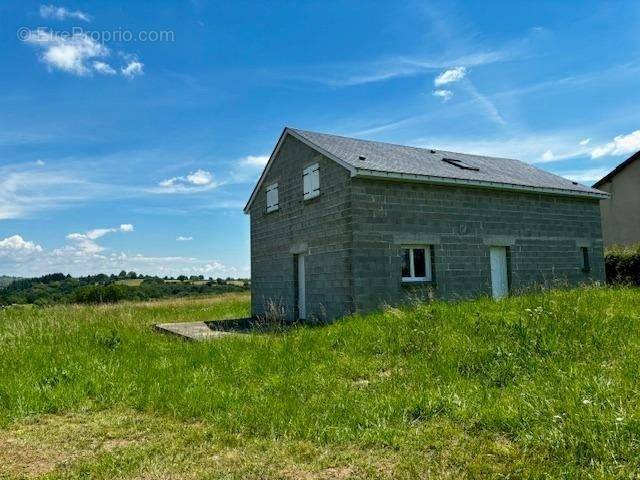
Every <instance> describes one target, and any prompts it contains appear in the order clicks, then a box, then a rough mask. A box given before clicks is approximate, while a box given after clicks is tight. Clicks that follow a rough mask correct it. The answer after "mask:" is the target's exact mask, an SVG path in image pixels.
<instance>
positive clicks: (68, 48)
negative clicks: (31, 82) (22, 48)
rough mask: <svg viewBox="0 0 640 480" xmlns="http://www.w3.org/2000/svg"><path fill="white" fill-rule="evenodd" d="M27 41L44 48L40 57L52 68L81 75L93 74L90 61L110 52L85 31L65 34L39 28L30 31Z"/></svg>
mask: <svg viewBox="0 0 640 480" xmlns="http://www.w3.org/2000/svg"><path fill="white" fill-rule="evenodd" d="M25 42H26V43H28V44H30V45H33V46H34V47H37V48H40V49H41V50H42V55H41V57H40V59H41V61H42V62H44V63H45V64H46V65H47V66H48V67H49V68H50V69H52V70H62V71H63V72H67V73H71V74H73V75H79V76H85V75H90V74H91V72H92V71H93V69H92V67H90V66H89V65H88V62H89V61H91V60H93V59H95V58H101V57H106V56H108V55H109V53H110V52H109V49H108V48H107V47H105V46H104V45H102V44H101V43H98V42H97V41H95V40H94V39H92V38H91V37H89V36H88V35H86V34H84V33H76V34H73V35H71V36H63V35H57V34H55V33H52V32H49V31H47V30H45V29H37V30H33V31H31V32H29V36H28V37H27V38H26V39H25Z"/></svg>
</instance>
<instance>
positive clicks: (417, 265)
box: [400, 245, 432, 282]
mask: <svg viewBox="0 0 640 480" xmlns="http://www.w3.org/2000/svg"><path fill="white" fill-rule="evenodd" d="M400 255H401V257H402V281H403V282H429V281H431V279H432V275H431V272H432V270H431V247H430V246H429V245H413V246H403V247H401V249H400Z"/></svg>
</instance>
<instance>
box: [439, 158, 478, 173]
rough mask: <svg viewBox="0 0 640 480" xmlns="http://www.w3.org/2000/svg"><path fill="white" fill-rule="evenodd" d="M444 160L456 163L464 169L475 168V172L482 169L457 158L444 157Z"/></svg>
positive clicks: (452, 163)
mask: <svg viewBox="0 0 640 480" xmlns="http://www.w3.org/2000/svg"><path fill="white" fill-rule="evenodd" d="M442 161H443V162H447V163H450V164H451V165H455V166H456V167H458V168H461V169H463V170H473V171H474V172H479V171H480V169H479V168H478V167H474V166H473V165H469V164H468V163H466V162H463V161H462V160H458V159H457V158H446V157H444V158H443V159H442Z"/></svg>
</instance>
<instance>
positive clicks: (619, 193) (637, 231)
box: [593, 152, 640, 246]
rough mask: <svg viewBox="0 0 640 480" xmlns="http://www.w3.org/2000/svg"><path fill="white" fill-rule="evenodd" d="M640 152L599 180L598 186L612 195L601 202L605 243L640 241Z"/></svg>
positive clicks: (618, 243) (624, 243)
mask: <svg viewBox="0 0 640 480" xmlns="http://www.w3.org/2000/svg"><path fill="white" fill-rule="evenodd" d="M638 160H640V152H636V153H635V154H634V155H631V156H630V157H629V158H628V159H626V160H625V161H624V162H622V163H621V164H620V165H618V166H617V167H616V168H614V169H613V171H611V172H610V173H609V174H608V175H606V176H605V177H603V178H602V179H601V180H599V181H597V182H596V183H595V184H594V185H593V188H597V189H599V190H602V191H604V192H607V193H609V194H610V195H611V197H610V198H608V199H605V200H603V201H602V203H601V204H600V209H601V212H602V230H603V236H604V244H605V245H606V246H609V245H629V244H633V243H638V242H640V161H638Z"/></svg>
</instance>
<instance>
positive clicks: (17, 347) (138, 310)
mask: <svg viewBox="0 0 640 480" xmlns="http://www.w3.org/2000/svg"><path fill="white" fill-rule="evenodd" d="M247 313H248V296H247V295H244V294H232V295H224V296H219V297H216V298H213V299H199V300H173V301H163V302H148V303H141V304H124V305H116V306H102V307H75V306H60V307H51V308H45V309H21V308H9V309H6V310H3V311H2V312H0V478H2V477H3V475H4V476H5V477H7V478H13V477H18V476H20V475H26V476H40V475H47V476H48V477H49V478H80V477H83V478H89V477H90V478H138V477H145V478H166V477H172V478H202V477H210V478H366V477H370V478H416V477H432V478H464V477H468V478H478V477H482V478H486V477H495V478H523V477H525V478H558V477H566V478H580V477H593V478H615V477H618V478H635V477H634V475H637V472H638V471H639V470H640V408H639V407H640V390H639V388H638V381H639V380H640V368H639V365H640V362H639V358H640V290H638V289H631V288H602V289H596V288H589V289H577V290H571V291H557V292H550V293H545V294H535V295H527V296H522V297H515V298H510V299H507V300H505V301H502V302H493V301H491V300H488V299H480V300H476V301H471V302H460V303H452V304H447V303H443V302H435V303H431V304H416V305H413V306H411V307H407V308H401V309H387V310H386V311H384V312H381V313H378V314H373V315H367V316H353V317H350V318H347V319H344V320H341V321H339V322H336V323H335V324H333V325H330V326H325V327H314V328H312V327H300V328H296V329H293V330H289V331H286V332H281V333H275V334H264V335H252V336H242V337H241V336H239V337H229V338H224V339H221V340H217V341H214V342H211V343H190V342H185V341H181V340H179V339H177V338H175V337H170V336H165V335H161V334H158V333H155V332H153V331H152V330H151V328H150V327H151V325H152V324H154V323H160V322H167V321H180V320H183V321H188V320H203V319H212V318H233V317H241V316H245V315H246V314H247ZM3 452H4V453H3ZM21 452H22V453H21ZM25 452H27V453H25ZM3 465H5V467H4V471H3ZM34 465H35V466H34Z"/></svg>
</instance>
